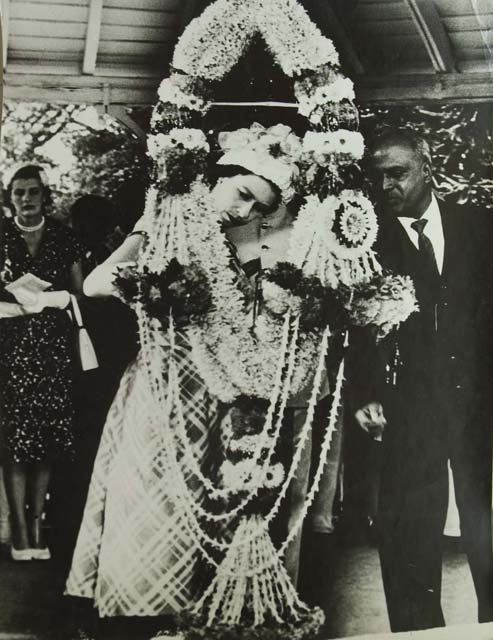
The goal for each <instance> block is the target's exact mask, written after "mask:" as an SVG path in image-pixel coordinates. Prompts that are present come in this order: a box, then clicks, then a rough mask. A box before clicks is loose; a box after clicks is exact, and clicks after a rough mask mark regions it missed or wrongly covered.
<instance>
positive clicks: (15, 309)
mask: <svg viewBox="0 0 493 640" xmlns="http://www.w3.org/2000/svg"><path fill="white" fill-rule="evenodd" d="M26 313H27V312H26V311H24V308H23V306H22V305H20V304H16V303H15V302H0V320H2V319H3V318H18V317H19V316H25V315H26Z"/></svg>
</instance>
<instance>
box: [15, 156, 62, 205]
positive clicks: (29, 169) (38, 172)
mask: <svg viewBox="0 0 493 640" xmlns="http://www.w3.org/2000/svg"><path fill="white" fill-rule="evenodd" d="M31 179H35V180H39V183H40V185H41V189H42V191H43V213H44V212H45V211H46V209H49V208H50V207H51V206H52V205H53V198H52V195H51V189H50V187H49V186H48V185H47V184H44V180H45V177H44V169H43V167H40V166H38V165H36V164H26V165H24V166H23V167H20V169H17V171H16V172H15V173H14V175H13V176H12V178H11V179H10V182H9V185H8V187H7V192H6V201H7V204H8V205H10V206H12V186H13V184H14V182H15V181H16V180H31Z"/></svg>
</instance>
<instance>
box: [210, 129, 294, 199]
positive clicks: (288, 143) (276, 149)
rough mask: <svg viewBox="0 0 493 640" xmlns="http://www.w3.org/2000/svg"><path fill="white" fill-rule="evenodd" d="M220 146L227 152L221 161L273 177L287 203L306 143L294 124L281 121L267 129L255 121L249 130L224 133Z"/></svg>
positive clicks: (291, 196)
mask: <svg viewBox="0 0 493 640" xmlns="http://www.w3.org/2000/svg"><path fill="white" fill-rule="evenodd" d="M219 145H220V147H221V149H223V150H224V152H225V153H224V155H223V156H222V157H221V158H220V159H219V161H218V164H222V165H234V166H238V167H243V168H244V169H247V170H248V171H251V172H252V173H254V174H256V175H258V176H260V177H262V178H265V179H266V180H269V181H270V182H272V183H273V184H275V185H276V186H277V187H279V189H280V191H281V194H282V199H283V201H284V202H285V203H286V202H289V201H290V200H291V199H292V198H293V196H294V193H295V190H294V186H293V183H294V179H295V178H296V176H297V175H298V167H297V166H296V164H295V162H296V160H297V159H298V157H299V156H300V153H301V148H302V144H301V140H300V139H299V138H298V136H297V135H296V134H295V133H294V132H293V130H292V129H291V128H290V127H288V126H287V125H284V124H277V125H275V126H273V127H269V128H268V129H266V128H265V127H263V126H262V125H261V124H258V123H257V122H255V123H254V124H253V125H252V126H251V127H250V128H248V129H238V130H236V131H223V132H221V133H220V134H219Z"/></svg>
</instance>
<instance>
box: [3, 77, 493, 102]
mask: <svg viewBox="0 0 493 640" xmlns="http://www.w3.org/2000/svg"><path fill="white" fill-rule="evenodd" d="M353 79H354V83H355V91H356V97H357V99H358V102H360V103H367V102H375V103H380V104H390V103H404V104H416V103H421V102H427V101H433V100H438V101H442V102H443V101H446V102H449V103H465V102H483V101H485V102H492V101H493V83H492V82H491V73H488V72H484V73H462V74H460V73H443V74H417V75H407V76H398V75H395V76H382V75H379V76H369V75H363V76H355V77H354V78H353ZM158 85H159V79H158V78H139V77H136V75H135V74H132V75H130V74H129V75H128V76H123V75H122V76H119V77H117V76H112V77H109V76H108V77H101V76H80V75H72V76H69V75H61V76H54V75H44V76H43V75H34V74H19V73H15V72H6V73H5V74H4V82H3V95H4V99H5V100H16V101H20V102H31V101H33V100H37V101H39V102H53V103H65V104H94V105H97V104H100V105H104V104H105V102H108V103H109V105H110V106H114V105H127V106H129V105H152V104H154V103H155V102H156V91H157V88H158ZM108 92H110V96H109V97H110V98H111V100H109V97H108ZM271 106H285V107H291V108H293V109H294V108H296V107H297V105H295V104H291V105H288V104H282V105H279V104H272V105H271Z"/></svg>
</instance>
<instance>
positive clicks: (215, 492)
mask: <svg viewBox="0 0 493 640" xmlns="http://www.w3.org/2000/svg"><path fill="white" fill-rule="evenodd" d="M298 324H299V323H296V327H295V332H294V334H293V337H292V339H291V341H290V344H289V345H288V340H289V328H290V316H289V314H286V317H285V320H284V325H283V333H282V339H281V347H280V350H279V356H278V366H277V371H276V378H275V380H274V387H273V390H272V396H271V398H270V401H269V409H268V413H267V416H266V419H265V423H264V427H263V430H262V432H261V434H259V436H258V438H256V439H257V446H256V448H255V450H254V452H253V456H252V458H251V463H252V467H254V466H255V465H256V464H257V462H258V460H259V459H260V456H261V453H262V450H263V449H264V448H265V442H266V440H267V437H266V436H267V434H268V433H269V431H270V430H271V428H272V423H273V418H274V412H275V407H276V406H277V403H278V400H279V397H280V396H281V390H282V391H283V394H282V395H283V396H287V393H288V392H289V384H290V377H289V372H288V375H287V376H286V381H285V383H284V385H283V380H282V372H283V371H284V367H285V364H286V356H287V354H288V353H290V354H292V353H293V352H295V351H296V341H297V338H298V331H297V327H298ZM169 331H170V333H172V334H173V333H174V326H173V324H172V323H170V328H169ZM170 342H171V344H172V345H174V335H171V336H170ZM173 359H174V358H173V348H172V354H171V357H170V362H171V361H172V360H173ZM286 389H287V391H285V390H286ZM176 408H177V414H178V424H179V429H178V430H177V431H176V432H175V436H176V443H177V446H178V447H179V448H180V449H181V450H182V451H183V453H184V457H183V460H184V462H186V463H187V464H188V466H189V469H190V471H191V472H192V473H193V474H194V476H195V477H196V478H197V479H198V480H199V482H200V483H201V484H202V485H203V486H204V487H205V488H206V489H207V491H208V492H209V494H210V496H211V497H226V496H228V495H229V494H230V493H231V492H230V490H228V489H219V488H217V487H215V486H214V485H213V484H212V482H211V480H210V479H209V478H207V477H206V476H205V474H203V472H202V471H201V469H200V465H199V462H198V460H197V458H196V456H195V454H194V453H193V450H192V448H191V447H190V444H189V441H188V436H187V433H186V428H185V419H184V415H183V406H182V403H181V399H180V397H179V396H178V398H176ZM273 449H274V447H273V446H272V447H271V451H269V453H268V455H267V459H266V461H265V466H267V465H268V464H269V463H270V459H271V457H272V453H273ZM263 479H264V474H262V477H261V480H263ZM259 488H260V485H259V486H258V487H253V488H252V490H253V491H254V493H256V492H257V491H258V489H259ZM253 495H254V494H250V495H249V496H248V497H247V499H246V500H245V501H243V502H242V503H240V505H238V507H237V509H235V511H234V512H235V513H239V512H240V510H241V509H242V508H244V507H245V506H246V505H247V504H248V502H250V500H251V499H252V498H253ZM227 515H229V514H227ZM231 515H234V513H232V514H231Z"/></svg>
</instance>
